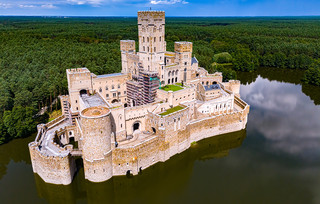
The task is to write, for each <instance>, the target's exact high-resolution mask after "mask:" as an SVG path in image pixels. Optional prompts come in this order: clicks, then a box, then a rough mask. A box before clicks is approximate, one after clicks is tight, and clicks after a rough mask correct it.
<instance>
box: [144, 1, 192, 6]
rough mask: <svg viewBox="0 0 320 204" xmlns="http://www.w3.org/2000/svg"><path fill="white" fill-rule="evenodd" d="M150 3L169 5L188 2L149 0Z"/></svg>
mask: <svg viewBox="0 0 320 204" xmlns="http://www.w3.org/2000/svg"><path fill="white" fill-rule="evenodd" d="M150 3H151V4H155V5H157V4H166V5H171V4H178V3H181V4H188V3H189V2H187V1H185V0H152V1H150Z"/></svg>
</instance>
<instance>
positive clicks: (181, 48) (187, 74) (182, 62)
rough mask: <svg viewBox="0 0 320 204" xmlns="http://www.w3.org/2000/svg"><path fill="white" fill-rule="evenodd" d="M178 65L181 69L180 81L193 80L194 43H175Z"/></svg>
mask: <svg viewBox="0 0 320 204" xmlns="http://www.w3.org/2000/svg"><path fill="white" fill-rule="evenodd" d="M174 51H175V53H176V60H175V61H176V63H178V64H179V66H180V67H181V70H182V71H181V72H180V79H182V80H183V81H187V80H190V79H191V61H192V42H175V44H174Z"/></svg>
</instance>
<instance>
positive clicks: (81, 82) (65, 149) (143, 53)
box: [29, 11, 249, 185]
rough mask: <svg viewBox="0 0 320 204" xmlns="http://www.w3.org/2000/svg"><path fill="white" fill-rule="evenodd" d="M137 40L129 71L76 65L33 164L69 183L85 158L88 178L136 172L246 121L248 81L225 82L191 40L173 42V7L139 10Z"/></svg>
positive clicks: (129, 48)
mask: <svg viewBox="0 0 320 204" xmlns="http://www.w3.org/2000/svg"><path fill="white" fill-rule="evenodd" d="M138 28H139V31H138V32H139V52H136V45H135V41H132V40H122V41H121V42H120V49H121V58H122V71H121V73H115V74H106V75H95V74H94V73H91V72H90V71H89V70H88V69H87V68H77V69H68V70H67V71H66V72H67V79H68V90H69V95H67V96H60V101H61V106H62V115H61V116H60V117H58V118H56V119H55V120H53V121H50V122H49V123H47V124H40V125H38V134H37V136H36V138H35V141H33V142H31V143H30V144H29V150H30V155H31V161H32V167H33V171H34V172H35V173H37V174H38V175H39V176H40V177H41V178H42V179H43V180H44V181H45V182H47V183H53V184H64V185H68V184H70V183H71V182H72V179H73V176H74V174H75V172H76V171H77V167H76V163H75V159H76V158H81V159H82V161H83V167H84V173H85V178H86V179H88V180H89V181H92V182H103V181H106V180H108V179H110V178H111V177H113V176H117V175H126V174H133V175H136V174H138V173H139V172H140V171H142V170H143V169H146V168H148V167H149V166H151V165H153V164H155V163H157V162H164V161H166V160H168V159H169V158H170V157H172V156H173V155H175V154H178V153H181V152H183V151H185V150H186V149H188V148H189V147H190V145H191V143H193V142H196V141H199V140H202V139H204V138H208V137H212V136H215V135H220V134H224V133H229V132H234V131H239V130H242V129H245V127H246V124H247V116H248V113H249V105H248V104H246V103H245V102H244V101H243V100H241V99H240V95H239V90H240V82H239V81H236V80H230V81H229V82H223V80H222V73H214V74H209V73H208V72H207V71H206V70H205V69H204V68H201V67H199V66H198V61H197V59H196V58H195V57H192V46H193V45H192V43H191V42H176V43H175V47H174V52H169V51H167V50H166V41H165V12H163V11H141V12H138Z"/></svg>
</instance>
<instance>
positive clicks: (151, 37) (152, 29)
mask: <svg viewBox="0 0 320 204" xmlns="http://www.w3.org/2000/svg"><path fill="white" fill-rule="evenodd" d="M138 29H139V56H140V60H141V61H142V64H143V67H144V70H146V71H155V72H158V71H159V69H160V63H162V62H164V53H165V51H166V42H165V12H164V11H139V12H138Z"/></svg>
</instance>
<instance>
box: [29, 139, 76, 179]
mask: <svg viewBox="0 0 320 204" xmlns="http://www.w3.org/2000/svg"><path fill="white" fill-rule="evenodd" d="M29 151H30V157H31V163H32V169H33V172H34V173H37V174H38V175H39V176H40V177H41V178H42V179H43V180H44V181H45V182H47V183H53V184H63V185H68V184H70V183H71V182H72V179H73V176H74V173H75V171H76V164H75V160H74V158H72V157H71V156H70V155H67V156H65V157H60V156H45V155H42V154H41V153H40V152H39V150H38V149H37V144H36V143H35V142H32V143H30V144H29Z"/></svg>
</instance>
